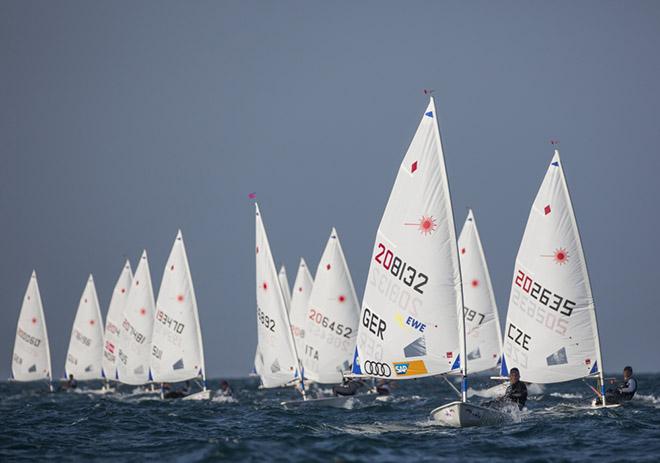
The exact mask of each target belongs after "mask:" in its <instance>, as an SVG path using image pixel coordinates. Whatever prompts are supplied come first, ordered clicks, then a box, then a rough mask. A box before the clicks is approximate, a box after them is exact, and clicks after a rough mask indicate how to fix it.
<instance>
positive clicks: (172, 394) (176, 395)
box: [161, 381, 190, 399]
mask: <svg viewBox="0 0 660 463" xmlns="http://www.w3.org/2000/svg"><path fill="white" fill-rule="evenodd" d="M161 389H162V395H163V399H180V398H182V397H185V396H187V395H188V394H189V392H190V381H186V385H185V386H184V387H180V388H178V389H176V390H174V391H173V390H172V385H171V384H169V383H163V385H162V386H161Z"/></svg>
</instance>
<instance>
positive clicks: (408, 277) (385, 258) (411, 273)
mask: <svg viewBox="0 0 660 463" xmlns="http://www.w3.org/2000/svg"><path fill="white" fill-rule="evenodd" d="M377 247H378V252H377V253H376V255H375V256H374V260H375V261H376V262H378V263H379V264H380V265H382V266H383V268H384V269H385V270H387V271H388V272H389V273H390V274H391V275H392V276H393V277H395V278H398V279H399V280H401V281H402V282H403V283H404V284H405V285H406V286H408V287H410V288H412V289H414V290H415V291H417V292H418V293H419V294H424V289H423V287H424V285H426V283H428V281H429V277H428V276H427V275H426V274H425V273H422V272H420V271H419V270H417V269H416V268H415V267H413V266H412V265H410V264H409V263H408V262H406V261H404V260H403V259H401V258H400V257H399V256H397V255H395V254H394V253H393V252H392V251H391V250H389V249H387V247H386V246H385V245H384V244H383V243H378V245H377Z"/></svg>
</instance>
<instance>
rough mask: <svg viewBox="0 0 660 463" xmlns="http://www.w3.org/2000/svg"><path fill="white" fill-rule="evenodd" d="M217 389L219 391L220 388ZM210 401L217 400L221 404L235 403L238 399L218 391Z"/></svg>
mask: <svg viewBox="0 0 660 463" xmlns="http://www.w3.org/2000/svg"><path fill="white" fill-rule="evenodd" d="M218 391H221V389H218ZM211 402H219V403H223V404H237V403H238V400H236V398H235V397H232V396H228V395H221V394H220V392H218V393H217V394H215V395H214V396H213V398H212V399H211Z"/></svg>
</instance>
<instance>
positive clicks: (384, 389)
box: [376, 379, 390, 395]
mask: <svg viewBox="0 0 660 463" xmlns="http://www.w3.org/2000/svg"><path fill="white" fill-rule="evenodd" d="M376 392H377V393H378V395H390V382H389V381H387V380H385V379H379V380H377V381H376Z"/></svg>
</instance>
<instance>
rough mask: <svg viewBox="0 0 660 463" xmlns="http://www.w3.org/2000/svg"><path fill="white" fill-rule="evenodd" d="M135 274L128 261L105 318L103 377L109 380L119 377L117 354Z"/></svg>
mask: <svg viewBox="0 0 660 463" xmlns="http://www.w3.org/2000/svg"><path fill="white" fill-rule="evenodd" d="M131 281H133V272H132V271H131V263H130V262H129V261H128V259H126V263H124V267H123V268H122V270H121V273H120V274H119V278H118V279H117V283H115V288H114V289H113V291H112V297H111V298H110V305H109V306H108V313H107V314H106V316H105V333H104V338H103V359H102V363H101V364H102V366H103V375H104V376H105V377H106V378H108V379H115V377H116V375H117V372H116V370H117V352H118V348H119V336H120V331H121V328H120V327H121V323H122V321H123V318H122V317H123V312H124V306H125V305H126V301H127V300H128V292H129V290H130V289H131Z"/></svg>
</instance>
